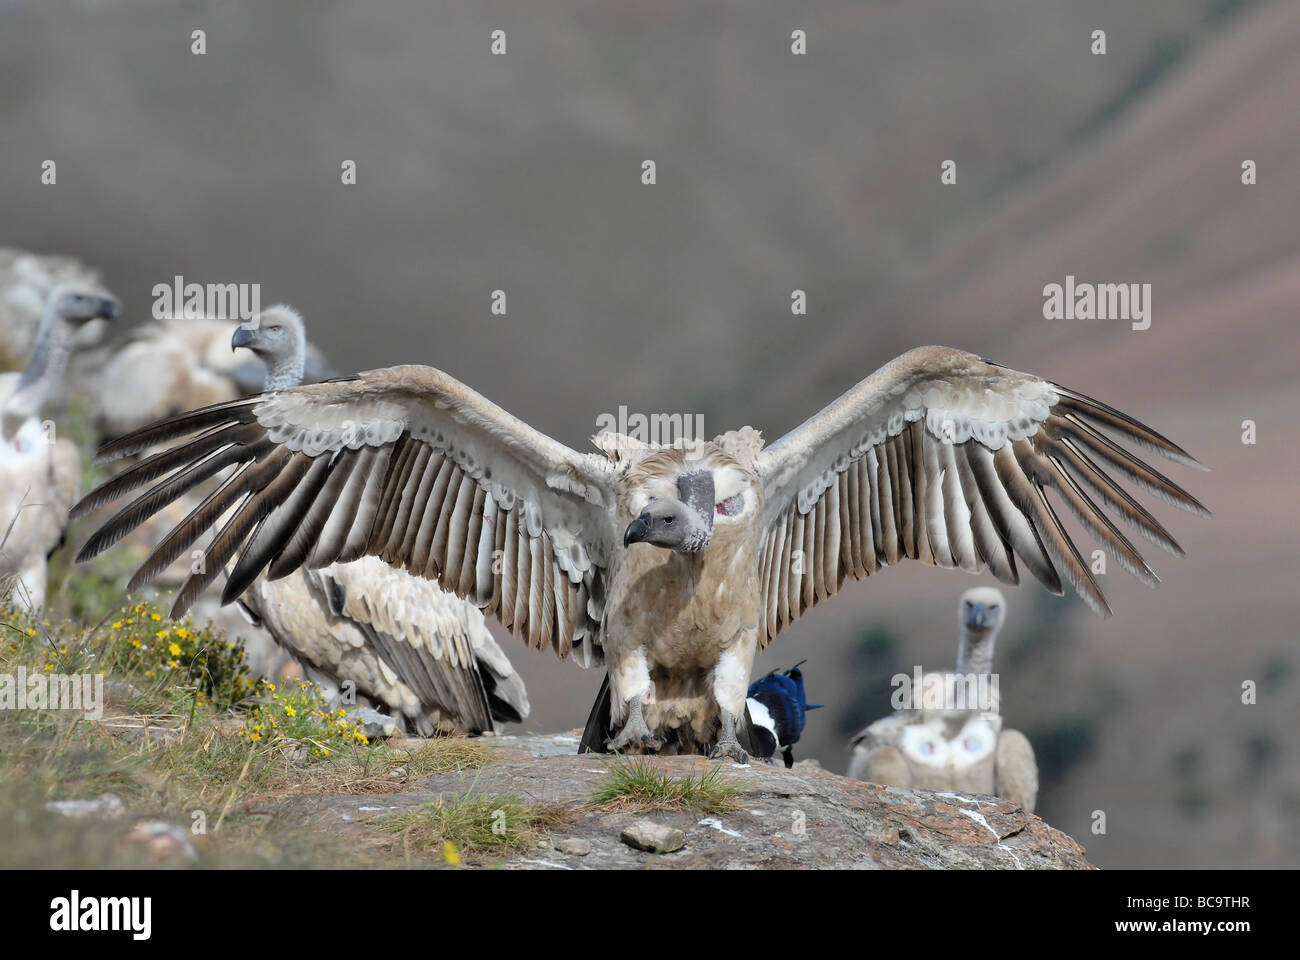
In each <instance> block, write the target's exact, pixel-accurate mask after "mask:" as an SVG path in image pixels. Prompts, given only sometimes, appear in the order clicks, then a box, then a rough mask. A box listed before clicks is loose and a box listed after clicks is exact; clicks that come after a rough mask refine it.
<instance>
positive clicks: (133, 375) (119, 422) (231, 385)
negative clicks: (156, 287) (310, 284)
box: [94, 317, 333, 437]
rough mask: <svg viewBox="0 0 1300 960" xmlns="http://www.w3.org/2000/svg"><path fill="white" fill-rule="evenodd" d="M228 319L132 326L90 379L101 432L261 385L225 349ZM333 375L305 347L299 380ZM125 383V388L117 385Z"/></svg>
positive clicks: (258, 370)
mask: <svg viewBox="0 0 1300 960" xmlns="http://www.w3.org/2000/svg"><path fill="white" fill-rule="evenodd" d="M238 327H239V323H238V321H235V320H218V319H211V318H205V317H199V318H186V317H169V318H165V319H162V320H154V321H151V322H149V323H146V324H143V325H141V326H140V327H138V328H136V329H135V330H134V331H133V332H132V335H131V339H130V340H129V341H128V342H126V343H125V344H123V345H122V346H121V347H120V348H118V349H117V350H116V351H114V353H113V354H112V355H111V356H110V357H109V358H108V359H107V361H106V362H105V363H104V364H103V367H102V370H101V371H100V373H99V376H98V377H97V378H96V388H95V400H94V406H95V416H96V421H97V425H98V427H99V429H100V430H101V431H102V432H103V434H104V435H105V436H107V437H120V436H122V435H123V434H125V433H129V432H130V431H132V430H137V429H139V428H140V427H143V426H145V425H146V424H150V423H153V422H155V421H157V420H160V419H161V418H163V417H167V416H171V415H172V414H174V413H180V412H181V411H183V410H192V409H194V408H195V407H202V406H208V405H209V404H213V403H220V402H222V401H224V400H234V399H235V398H237V397H242V396H245V395H247V394H249V393H254V392H257V391H259V390H261V389H262V385H263V381H264V379H265V376H266V371H265V369H264V368H263V365H262V364H261V363H260V362H259V361H258V360H257V359H256V358H255V357H252V356H249V355H248V354H237V353H234V352H233V351H231V349H230V338H231V336H232V335H233V334H234V332H235V330H236V329H238ZM329 376H333V372H332V371H330V370H329V366H328V364H327V363H326V361H325V358H324V355H323V354H322V353H321V352H320V351H319V350H318V349H317V348H316V347H314V346H312V345H311V344H307V345H306V355H305V360H304V365H303V369H302V370H301V371H299V379H300V380H304V381H315V380H320V379H323V378H325V377H329ZM124 383H129V384H131V385H132V389H130V390H123V389H122V384H124Z"/></svg>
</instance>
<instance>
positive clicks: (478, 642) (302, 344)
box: [230, 305, 529, 736]
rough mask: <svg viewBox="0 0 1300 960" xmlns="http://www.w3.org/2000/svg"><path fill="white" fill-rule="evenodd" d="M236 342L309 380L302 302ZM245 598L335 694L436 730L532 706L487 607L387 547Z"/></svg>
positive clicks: (508, 717) (260, 586) (251, 591)
mask: <svg viewBox="0 0 1300 960" xmlns="http://www.w3.org/2000/svg"><path fill="white" fill-rule="evenodd" d="M230 343H231V347H232V348H234V349H238V348H239V347H246V348H247V349H249V350H252V351H253V352H254V353H256V354H257V355H258V356H259V357H260V358H261V359H262V360H263V361H264V362H265V364H266V387H265V389H266V390H268V391H274V390H284V389H286V388H288V387H294V386H297V385H298V384H299V383H300V382H301V381H302V376H303V367H304V364H305V362H306V345H307V336H306V331H305V330H304V327H303V321H302V317H301V316H300V315H299V314H298V312H297V311H295V310H293V309H291V308H289V307H286V306H283V305H280V306H275V307H271V308H269V309H267V310H264V311H263V312H262V313H261V314H260V315H259V316H257V317H256V318H255V319H254V320H252V321H251V322H249V323H245V324H241V325H240V326H239V327H237V328H236V329H235V331H234V333H233V335H232V336H231V340H230ZM240 602H241V603H243V604H244V606H245V607H246V609H247V610H248V612H249V614H250V615H251V617H252V618H253V619H254V621H255V622H256V623H258V624H259V625H261V626H263V627H265V628H266V629H267V630H269V631H270V633H271V636H272V637H274V638H275V640H276V642H277V643H279V644H280V645H281V646H282V647H284V648H285V649H286V650H288V651H289V652H290V653H291V654H292V655H293V656H294V658H295V659H296V660H298V662H299V663H301V664H303V666H304V668H305V672H306V674H307V676H309V677H311V678H312V679H313V680H315V681H316V682H317V683H318V684H320V685H321V686H322V687H323V688H324V689H325V690H326V691H328V692H329V694H330V696H331V699H337V698H338V694H339V691H340V688H341V687H342V685H343V684H344V683H346V682H348V681H351V683H352V684H353V685H354V687H355V689H356V690H357V691H358V692H360V693H361V694H363V695H364V696H366V697H368V698H370V699H372V700H378V701H379V702H380V703H382V704H383V706H385V707H386V708H388V709H389V710H390V711H392V713H393V714H394V715H395V716H396V717H397V718H400V720H402V721H404V723H405V725H406V726H407V727H408V728H410V729H414V730H416V731H417V732H418V733H420V734H422V735H424V736H429V735H431V734H434V733H471V734H479V733H485V732H495V731H496V730H497V724H499V723H506V722H509V723H519V722H521V721H522V720H523V719H524V718H525V717H527V716H528V712H529V703H528V694H527V691H526V690H525V689H524V682H523V679H522V678H521V677H520V676H519V675H518V674H517V673H515V670H514V668H513V667H512V666H511V665H510V660H509V659H508V658H507V657H506V655H505V653H503V652H502V650H501V648H500V646H498V645H497V642H496V640H494V639H493V638H492V634H491V633H489V632H488V628H487V624H486V623H485V622H484V620H483V614H482V613H480V612H479V610H478V609H477V608H476V607H475V606H474V605H473V604H471V603H469V602H468V601H467V600H463V599H461V598H460V597H457V596H455V595H453V594H450V593H447V592H446V591H444V590H443V589H442V588H441V587H439V586H438V584H437V583H436V582H435V581H433V580H426V579H423V578H421V577H416V576H413V575H412V574H410V573H408V572H407V571H405V570H403V569H400V568H397V567H390V566H389V565H388V564H386V563H384V562H383V561H382V560H380V559H378V558H377V557H362V558H361V559H359V560H355V561H353V562H351V563H332V564H330V565H329V566H327V567H324V568H322V569H319V570H307V569H302V568H300V569H298V570H296V571H294V572H293V573H291V574H289V575H288V576H287V577H284V578H282V579H278V580H268V579H267V578H266V577H258V578H257V579H256V580H254V581H253V583H252V584H251V585H250V586H249V588H248V589H247V590H245V591H244V593H243V596H242V597H241V599H240Z"/></svg>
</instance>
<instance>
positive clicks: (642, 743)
mask: <svg viewBox="0 0 1300 960" xmlns="http://www.w3.org/2000/svg"><path fill="white" fill-rule="evenodd" d="M638 707H639V705H638ZM663 745H664V738H663V737H661V736H659V735H658V734H654V733H651V732H650V728H649V727H648V726H646V722H645V720H644V719H643V718H642V716H641V711H640V709H637V710H634V711H632V713H631V715H630V716H629V717H628V718H627V723H625V724H624V725H623V729H622V730H621V731H620V732H619V734H618V736H616V737H613V738H611V739H609V740H606V741H605V749H606V750H608V751H610V752H611V753H616V752H618V751H619V750H626V749H627V748H628V747H638V748H640V749H642V750H658V749H659V748H660V747H662V746H663Z"/></svg>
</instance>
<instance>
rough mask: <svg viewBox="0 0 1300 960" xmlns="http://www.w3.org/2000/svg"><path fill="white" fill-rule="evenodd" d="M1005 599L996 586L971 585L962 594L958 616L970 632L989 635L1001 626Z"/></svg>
mask: <svg viewBox="0 0 1300 960" xmlns="http://www.w3.org/2000/svg"><path fill="white" fill-rule="evenodd" d="M1005 608H1006V601H1005V600H1004V599H1003V598H1002V591H1000V590H998V589H997V588H996V587H972V588H971V589H970V590H967V591H966V592H965V593H963V594H962V597H961V606H960V607H958V617H959V618H960V620H961V625H962V626H963V627H964V628H965V629H966V630H967V631H969V632H970V633H972V634H977V635H981V636H990V635H992V634H996V633H997V632H998V628H999V627H1001V626H1002V613H1003V610H1004V609H1005Z"/></svg>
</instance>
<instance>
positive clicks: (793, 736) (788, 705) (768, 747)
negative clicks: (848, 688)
mask: <svg viewBox="0 0 1300 960" xmlns="http://www.w3.org/2000/svg"><path fill="white" fill-rule="evenodd" d="M806 662H807V661H805V660H800V661H799V662H798V663H796V664H795V665H794V666H793V667H791V668H790V669H789V670H786V671H783V672H778V671H776V670H773V671H772V672H771V673H769V674H768V675H767V676H765V677H760V678H759V679H758V680H755V681H754V682H753V683H751V684H750V685H749V698H748V706H749V720H750V724H751V729H752V732H753V740H754V748H755V750H756V752H757V755H758V756H760V757H764V758H766V759H769V760H770V759H771V758H772V757H773V756H775V754H776V752H777V751H778V750H780V751H781V756H782V757H783V758H784V759H785V765H786V766H787V767H792V766H794V754H793V753H792V752H791V750H790V747H791V746H792V745H793V744H795V743H797V742H798V740H799V735H800V734H802V733H803V725H804V714H805V713H806V712H807V711H809V710H816V709H818V708H819V707H820V706H821V704H820V703H809V702H808V698H807V697H806V696H805V695H804V690H803V673H802V672H800V670H799V667H800V666H802V665H803V664H804V663H806Z"/></svg>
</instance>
